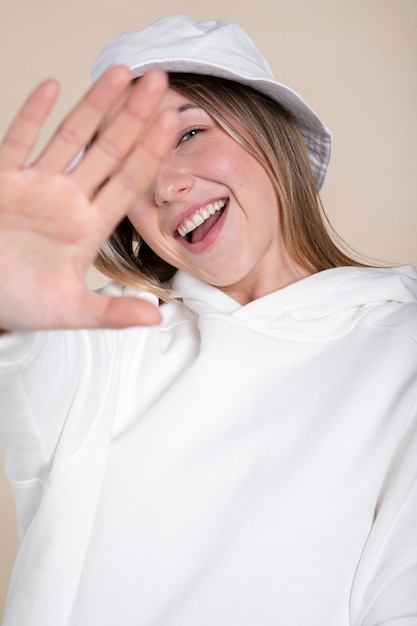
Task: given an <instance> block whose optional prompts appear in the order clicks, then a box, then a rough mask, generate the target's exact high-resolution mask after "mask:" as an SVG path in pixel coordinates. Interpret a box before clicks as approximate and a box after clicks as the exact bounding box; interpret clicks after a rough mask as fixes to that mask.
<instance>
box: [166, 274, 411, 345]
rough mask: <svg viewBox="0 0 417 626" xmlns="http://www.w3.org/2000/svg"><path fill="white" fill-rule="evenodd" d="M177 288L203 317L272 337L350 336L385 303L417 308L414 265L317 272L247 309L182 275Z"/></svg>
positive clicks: (176, 279)
mask: <svg viewBox="0 0 417 626" xmlns="http://www.w3.org/2000/svg"><path fill="white" fill-rule="evenodd" d="M172 290H173V294H174V297H175V298H177V299H181V300H182V301H183V302H184V303H185V304H186V305H187V307H188V308H189V309H191V310H192V311H193V312H194V313H196V314H198V315H199V316H200V317H201V316H205V315H210V316H213V315H215V316H221V317H223V316H231V317H233V319H234V321H235V322H236V321H240V322H241V323H242V324H244V325H249V326H252V327H257V328H258V330H261V331H263V332H266V333H270V334H273V335H280V336H285V337H287V338H292V339H303V340H304V339H310V340H319V339H321V338H323V337H326V336H327V337H329V336H334V335H340V334H343V333H345V332H348V331H349V329H350V328H351V327H352V326H354V325H356V324H357V323H358V322H359V321H360V320H361V319H363V317H364V316H367V315H369V314H370V313H371V311H374V310H375V309H376V308H379V307H381V305H385V304H388V303H415V304H416V305H417V272H416V270H415V269H414V267H412V266H411V265H406V266H402V267H397V268H363V267H339V268H334V269H330V270H325V271H322V272H319V273H317V274H313V275H312V276H309V277H307V278H304V279H302V280H300V281H297V282H295V283H293V284H291V285H289V286H288V287H284V288H283V289H280V290H278V291H276V292H273V293H271V294H268V295H266V296H263V297H262V298H258V299H257V300H254V301H253V302H250V303H249V304H247V305H244V306H242V305H240V304H239V303H237V302H236V301H235V300H233V299H232V298H231V297H229V296H228V295H226V294H225V293H223V292H222V291H220V290H219V289H217V288H216V287H213V286H211V285H207V284H205V283H203V282H202V281H200V280H198V279H197V278H194V277H192V276H189V275H188V274H186V273H185V272H182V271H178V272H177V273H176V275H175V276H174V278H173V281H172ZM416 325H417V307H416Z"/></svg>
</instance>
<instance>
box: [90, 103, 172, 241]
mask: <svg viewBox="0 0 417 626" xmlns="http://www.w3.org/2000/svg"><path fill="white" fill-rule="evenodd" d="M178 123H179V122H178V113H177V111H175V110H174V109H164V110H163V111H161V112H160V113H158V115H157V116H156V117H155V118H154V119H153V120H152V122H151V124H150V126H149V128H148V129H147V132H146V134H145V136H144V137H143V138H142V141H141V142H140V143H139V144H138V146H137V147H136V148H135V150H134V151H133V152H132V153H131V155H130V156H129V158H128V159H127V160H126V162H125V163H124V165H123V166H122V167H121V168H120V170H118V171H117V172H116V173H115V174H114V176H112V177H111V178H110V180H109V181H108V183H107V184H106V185H104V187H102V188H101V189H100V191H99V192H98V194H97V196H96V202H97V203H98V204H99V206H100V208H101V210H102V211H101V213H102V225H103V231H104V230H107V232H111V230H112V229H113V228H114V225H115V224H116V223H117V222H118V221H120V219H121V218H122V217H124V215H125V214H126V213H127V211H128V210H129V208H130V207H131V205H132V204H133V202H134V201H135V200H136V198H138V197H139V196H141V195H142V194H143V193H144V192H146V190H147V189H148V188H149V186H150V184H151V183H152V181H153V179H154V178H155V175H156V173H157V170H158V168H159V166H160V164H161V161H162V160H163V158H164V157H165V156H166V155H167V154H168V153H169V152H170V151H171V149H172V146H173V144H174V140H175V137H176V133H177V132H178Z"/></svg>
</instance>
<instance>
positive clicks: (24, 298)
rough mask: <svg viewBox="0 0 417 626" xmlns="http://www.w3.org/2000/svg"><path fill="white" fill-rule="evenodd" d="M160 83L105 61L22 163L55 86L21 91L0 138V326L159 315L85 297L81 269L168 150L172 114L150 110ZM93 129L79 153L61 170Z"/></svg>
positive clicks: (144, 306)
mask: <svg viewBox="0 0 417 626" xmlns="http://www.w3.org/2000/svg"><path fill="white" fill-rule="evenodd" d="M166 88H167V80H166V76H165V75H164V74H163V73H162V72H160V71H158V70H153V71H152V72H149V73H148V74H147V75H145V76H144V77H143V78H142V79H141V80H140V81H139V82H138V83H137V85H135V86H134V87H131V86H130V72H129V70H128V69H127V68H124V67H114V68H112V69H111V70H109V71H108V72H107V73H106V74H105V75H104V76H103V77H102V78H101V79H100V80H99V81H98V82H97V83H96V84H95V85H94V86H93V87H92V88H91V89H90V90H89V92H88V93H87V94H86V96H85V97H84V98H83V99H82V100H81V102H80V103H79V104H78V105H77V106H76V107H75V108H74V109H73V111H72V112H71V113H70V114H69V115H68V117H67V118H66V119H65V120H64V121H63V123H62V124H61V125H60V127H59V128H58V130H57V131H56V133H55V134H54V136H53V137H52V138H51V140H50V142H49V143H48V145H47V146H46V148H45V149H44V150H43V152H42V154H41V155H40V156H39V158H38V159H36V161H35V162H34V163H33V164H32V165H31V166H30V167H27V166H26V162H27V160H28V157H29V155H30V152H31V151H32V149H33V146H34V143H35V141H36V139H37V136H38V134H39V131H40V128H41V127H42V125H43V123H44V122H45V119H46V117H47V115H48V113H49V111H50V109H51V107H52V105H53V103H54V102H55V100H56V98H57V95H58V90H59V88H58V85H57V83H56V82H55V81H45V82H44V83H42V84H41V85H40V86H39V87H38V88H37V89H36V90H35V91H34V93H33V94H32V95H31V96H30V97H29V99H28V101H27V102H26V104H25V105H24V106H23V108H22V110H21V111H20V113H19V115H18V116H17V118H16V119H15V121H14V122H13V124H12V125H11V127H10V129H9V131H8V133H7V134H6V137H5V139H4V141H3V143H2V144H1V145H0V251H1V253H0V327H1V328H3V329H6V330H28V329H45V328H94V327H121V326H130V325H135V324H154V323H157V322H158V321H159V319H160V318H159V313H158V312H157V310H156V309H155V308H154V307H153V306H152V305H150V304H149V303H147V302H144V301H141V300H138V299H135V298H125V297H121V298H109V297H107V296H98V295H94V294H90V293H89V292H88V289H87V287H86V284H85V272H86V270H87V268H88V266H89V264H90V263H91V261H92V260H93V259H94V257H95V256H96V253H97V251H98V248H99V247H100V245H101V244H102V242H103V241H104V240H105V239H106V238H107V237H108V236H109V234H110V233H111V231H112V230H113V229H114V227H115V226H116V225H117V223H118V222H119V221H120V220H121V219H122V217H123V216H124V215H125V214H126V212H127V211H128V209H129V207H130V206H131V204H132V202H133V201H134V200H135V199H136V198H137V197H138V196H139V195H140V194H141V193H143V192H144V191H145V190H146V189H147V188H148V186H149V184H150V183H151V181H152V179H153V177H154V175H155V173H156V171H157V168H158V166H159V164H160V162H161V160H162V159H163V157H164V156H165V155H166V154H167V152H168V151H169V149H170V148H171V147H172V143H173V141H174V135H175V132H176V128H177V118H176V114H175V113H174V112H173V111H170V110H165V111H160V112H157V109H158V107H159V105H160V102H161V99H162V97H163V95H164V93H165V91H166ZM120 102H121V103H122V104H121V105H120V104H118V103H120ZM116 105H117V108H116ZM114 111H116V112H114ZM112 112H113V113H112ZM110 113H111V115H110ZM103 122H104V123H103ZM99 128H100V132H99V134H98V138H97V139H96V141H94V143H93V144H92V146H91V148H90V149H89V150H88V151H87V152H86V154H85V156H84V158H83V159H81V160H80V162H79V163H78V164H77V165H75V166H74V167H72V168H71V169H69V166H70V164H71V163H73V162H74V159H75V157H76V156H77V155H78V154H79V153H80V151H81V150H82V149H83V148H84V146H86V145H87V144H88V143H89V142H90V141H91V138H92V136H93V135H94V134H95V133H96V132H97V130H98V129H99Z"/></svg>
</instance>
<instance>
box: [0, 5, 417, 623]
mask: <svg viewBox="0 0 417 626" xmlns="http://www.w3.org/2000/svg"><path fill="white" fill-rule="evenodd" d="M113 65H116V67H113V68H112V69H109V68H110V67H111V66H113ZM123 65H124V66H127V67H128V68H130V71H127V70H126V69H125V68H124V67H121V66H123ZM155 68H159V69H162V70H164V71H166V72H168V80H169V87H168V88H167V87H166V84H165V80H166V79H165V76H164V74H162V73H161V72H160V71H159V70H158V69H155ZM149 70H150V71H149ZM141 76H143V77H142V78H140V80H138V78H139V77H141ZM93 77H94V81H95V84H94V86H93V87H92V89H91V90H90V92H89V93H88V94H87V95H86V97H85V98H84V99H83V100H82V101H81V103H80V104H79V105H78V106H77V107H76V108H75V109H74V111H73V113H72V114H71V115H70V116H69V118H68V119H67V120H66V121H64V123H63V125H62V127H61V128H60V129H59V131H58V132H57V134H56V135H55V136H54V137H53V138H52V139H51V142H50V144H49V145H48V146H47V147H46V149H45V151H44V152H43V154H42V155H41V156H40V157H39V159H38V160H37V161H36V162H35V163H34V164H33V165H32V166H31V167H24V165H25V162H26V160H27V157H28V155H29V153H30V149H31V147H32V145H33V142H34V139H35V137H36V135H37V132H38V130H39V127H40V126H41V125H42V123H43V120H44V119H45V117H46V115H47V112H48V110H49V108H50V106H51V105H52V103H53V101H54V99H55V97H56V90H57V88H56V84H55V83H53V82H47V83H45V84H44V85H42V86H41V87H40V88H39V89H38V90H37V91H36V92H35V94H34V95H32V97H31V98H30V99H29V100H28V103H27V104H26V105H25V106H24V107H23V110H22V112H21V114H20V115H19V116H18V117H17V119H16V121H15V122H14V124H13V125H12V126H11V129H10V131H9V133H8V134H7V136H6V138H5V140H4V142H3V144H2V147H1V148H0V208H1V217H0V226H1V235H0V236H1V238H2V239H1V242H2V250H3V253H2V259H1V261H0V264H1V267H0V269H1V276H2V278H1V282H0V325H1V327H2V328H3V329H4V335H3V337H2V338H1V342H0V344H1V345H0V354H1V363H0V392H1V402H2V412H1V422H0V438H1V442H2V444H3V446H4V448H5V449H6V454H7V473H8V476H9V478H10V482H11V486H12V489H13V492H14V495H15V499H16V506H17V514H18V520H19V530H20V535H21V539H22V543H21V548H20V551H19V555H18V558H17V562H16V566H15V569H14V573H13V577H12V581H11V585H10V592H9V598H8V606H7V610H6V615H5V621H4V624H5V625H7V626H17V625H19V626H25V625H29V624H30V625H31V626H33V625H38V624H39V625H40V624H42V626H45V625H46V626H49V625H51V626H52V625H53V626H61V625H62V626H63V625H65V626H81V625H84V624H95V623H97V624H100V625H103V626H110V625H112V626H113V625H114V624H123V625H126V626H130V625H132V626H133V625H135V626H136V625H140V626H142V625H143V626H148V625H149V626H151V625H152V626H154V625H156V624H158V625H161V626H162V625H164V626H191V625H192V626H199V625H203V624H204V625H210V626H220V625H222V626H224V625H227V626H245V625H247V626H253V625H255V624H256V625H262V626H270V625H271V626H272V625H274V626H276V625H277V624H283V625H284V624H285V625H287V624H288V625H291V626H301V625H303V626H305V625H306V624H309V626H323V625H324V624H329V625H330V624H331V625H332V626H333V625H335V626H336V625H337V626H348V625H351V626H377V625H379V624H390V625H391V626H393V625H395V626H414V625H415V624H417V600H416V594H415V589H416V585H417V538H416V533H415V528H416V524H417V481H416V477H417V463H416V458H417V456H416V455H417V434H416V426H417V404H416V401H417V275H416V272H415V270H414V269H413V268H412V267H402V268H370V267H367V266H365V265H364V264H361V263H360V262H358V261H355V260H354V259H353V258H351V257H350V256H349V255H348V253H347V252H344V251H343V250H342V249H341V248H340V247H339V246H338V245H337V243H336V242H335V238H334V236H331V235H330V231H329V227H328V225H327V224H326V221H325V218H324V215H323V212H322V210H321V207H320V203H319V199H318V191H319V189H320V187H321V184H322V183H323V180H324V176H325V173H326V169H327V166H328V161H329V158H330V149H331V145H330V135H329V132H328V130H327V128H326V127H325V126H324V124H323V123H322V122H321V120H320V119H319V118H318V117H317V115H316V114H315V113H314V112H313V111H312V110H311V108H310V107H309V106H308V105H307V104H306V103H305V102H304V101H303V100H302V99H301V98H300V97H299V96H298V95H297V94H295V93H294V92H293V91H291V90H290V89H289V88H288V87H285V86H284V85H282V84H280V83H278V82H277V81H276V80H275V79H274V77H273V76H272V75H271V73H270V70H269V67H268V65H267V63H266V61H265V60H264V58H263V57H262V55H261V53H260V52H259V50H258V49H257V48H256V46H255V45H254V43H253V42H252V41H251V40H250V39H249V37H248V36H247V35H246V33H244V32H243V31H242V30H241V29H240V28H239V26H238V25H237V24H235V23H233V22H231V21H205V22H193V21H191V20H189V19H188V18H187V17H185V16H169V17H167V18H163V19H162V20H159V21H157V22H155V23H154V24H152V25H150V26H149V27H147V28H145V29H143V30H142V31H139V32H137V33H127V34H126V33H125V34H123V35H120V36H119V37H117V38H116V39H115V40H113V41H112V42H110V44H109V45H108V46H107V47H106V48H105V49H104V51H103V52H102V53H101V54H100V56H99V57H98V59H97V61H96V63H95V66H94V68H93ZM132 78H133V84H132V85H131V82H132V81H131V79H132ZM94 259H95V263H96V265H97V266H98V267H99V268H100V269H101V270H102V271H104V272H105V273H106V274H107V275H108V276H110V277H111V278H112V279H113V280H112V281H111V282H110V283H109V285H108V286H107V287H106V288H105V289H104V290H103V291H102V292H101V293H100V294H89V293H88V291H87V289H86V286H85V282H84V274H85V271H86V269H87V267H88V265H89V264H90V263H91V262H92V261H93V260H94Z"/></svg>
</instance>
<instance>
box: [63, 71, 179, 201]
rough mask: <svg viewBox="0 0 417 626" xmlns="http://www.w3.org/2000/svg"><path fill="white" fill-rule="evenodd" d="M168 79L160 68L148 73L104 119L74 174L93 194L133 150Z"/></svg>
mask: <svg viewBox="0 0 417 626" xmlns="http://www.w3.org/2000/svg"><path fill="white" fill-rule="evenodd" d="M167 87H168V80H167V77H166V74H165V73H163V72H161V71H160V70H152V71H150V72H148V73H147V74H145V75H144V76H143V77H142V78H141V79H140V81H138V83H137V84H136V85H135V86H134V87H133V88H132V89H131V90H130V93H129V95H128V97H126V98H125V100H124V101H122V102H121V103H120V106H119V108H117V109H116V110H115V111H114V112H112V113H111V114H110V115H109V116H108V117H107V118H106V120H105V121H104V124H103V127H102V130H100V132H99V134H98V136H97V138H96V140H95V141H94V143H93V145H92V146H91V147H90V148H89V149H88V151H87V153H86V155H85V157H84V159H83V162H82V164H81V165H80V166H79V167H77V168H76V170H75V171H74V172H73V173H72V177H73V178H74V179H75V180H76V182H77V184H78V185H79V187H81V189H82V190H83V191H84V192H85V193H86V194H87V195H91V194H92V193H93V191H95V190H96V189H97V188H98V187H99V185H100V184H101V183H102V182H103V180H105V179H106V178H108V176H109V175H110V174H111V173H112V172H114V171H115V170H116V169H117V168H118V167H119V166H120V163H121V162H122V160H123V159H124V158H125V157H126V155H127V154H128V153H129V152H130V151H131V150H132V148H133V147H134V145H135V144H136V142H137V141H138V138H139V136H140V134H141V132H142V131H143V129H144V127H145V126H146V124H147V123H148V122H149V120H150V118H151V117H152V115H154V113H155V111H156V109H157V108H158V106H159V105H160V104H161V100H162V98H163V96H164V95H165V93H166V90H167Z"/></svg>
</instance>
